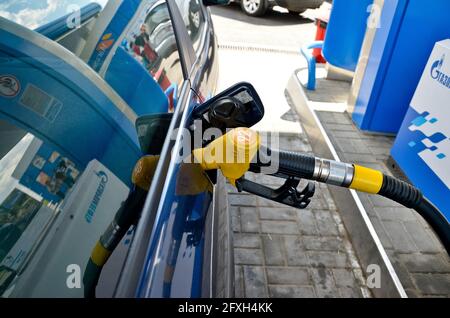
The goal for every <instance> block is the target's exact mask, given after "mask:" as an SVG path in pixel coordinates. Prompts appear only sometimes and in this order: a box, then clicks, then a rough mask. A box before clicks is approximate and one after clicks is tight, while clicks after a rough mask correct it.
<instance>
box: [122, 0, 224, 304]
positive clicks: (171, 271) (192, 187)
mask: <svg viewBox="0 0 450 318" xmlns="http://www.w3.org/2000/svg"><path fill="white" fill-rule="evenodd" d="M195 3H196V4H197V5H198V6H199V7H196V9H197V10H198V9H199V10H202V11H201V12H202V16H203V17H206V16H207V15H205V14H206V13H207V12H206V11H205V8H204V7H203V5H202V4H200V2H198V1H195ZM178 4H181V2H180V3H178V2H176V1H173V0H168V1H167V5H168V9H169V13H170V16H171V20H172V24H173V28H174V31H175V37H176V40H177V46H178V51H179V54H180V59H181V63H182V66H183V74H184V76H185V82H184V83H183V85H182V88H181V92H180V94H179V100H178V104H177V108H176V110H175V112H174V114H173V119H172V121H171V124H170V127H169V129H168V136H167V138H166V141H165V143H164V146H163V150H162V152H161V156H160V161H159V164H158V167H157V170H156V173H155V177H154V178H153V183H152V186H151V189H150V191H149V194H148V197H147V200H146V204H145V207H144V209H143V212H142V216H141V219H140V221H139V224H138V226H137V229H136V233H135V237H134V240H133V243H132V245H131V248H130V252H129V255H128V259H127V261H126V264H125V267H124V269H123V271H122V277H121V280H120V283H119V285H118V288H117V293H116V296H117V297H134V296H137V297H201V296H210V295H211V293H210V283H211V282H210V279H209V277H210V271H209V265H208V264H209V263H210V255H211V253H210V252H206V249H207V248H209V243H208V242H209V241H208V237H207V236H208V235H205V229H206V228H208V226H206V225H205V224H207V223H208V222H211V221H210V218H211V216H212V204H211V203H212V201H213V189H214V186H213V184H212V182H211V180H209V179H208V178H207V177H205V175H204V174H203V173H202V172H201V171H200V170H198V169H192V165H189V164H185V163H184V162H183V159H184V158H185V157H186V156H188V155H189V153H188V152H186V151H185V149H186V148H184V146H185V145H186V142H187V141H188V140H191V136H189V133H188V130H187V128H188V127H189V126H190V119H191V113H192V110H193V109H194V108H195V106H197V105H198V104H199V103H201V102H202V101H203V100H204V99H205V97H203V95H206V94H208V95H212V94H213V92H212V90H213V88H214V87H215V84H214V83H213V82H212V81H213V80H215V78H214V77H210V75H208V70H210V69H212V68H213V67H217V65H216V64H215V59H214V58H215V56H213V55H212V54H214V53H215V48H214V49H213V50H211V49H210V46H211V45H213V44H214V43H215V42H213V41H212V40H211V38H212V37H213V32H211V31H208V29H209V28H210V27H211V26H210V25H209V24H208V23H210V20H209V19H206V18H204V19H203V22H204V23H203V24H202V27H201V30H200V28H199V27H198V24H197V25H196V26H197V28H196V29H195V27H194V29H189V28H188V27H187V26H188V25H187V23H189V21H190V20H191V19H190V18H189V15H188V16H186V14H185V16H184V17H183V13H185V12H182V11H183V7H182V6H179V5H178ZM189 7H190V8H195V7H191V6H189ZM180 9H181V10H180ZM188 10H189V9H188ZM202 50H206V51H207V52H209V55H208V54H207V56H209V57H210V58H207V59H205V58H203V52H202ZM202 82H203V83H202ZM208 89H209V91H208ZM183 150H184V152H183Z"/></svg>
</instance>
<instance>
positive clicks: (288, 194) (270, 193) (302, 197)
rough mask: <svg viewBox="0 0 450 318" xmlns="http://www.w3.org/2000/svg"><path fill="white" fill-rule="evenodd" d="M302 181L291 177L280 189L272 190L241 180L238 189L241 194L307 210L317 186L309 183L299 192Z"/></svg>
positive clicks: (237, 185)
mask: <svg viewBox="0 0 450 318" xmlns="http://www.w3.org/2000/svg"><path fill="white" fill-rule="evenodd" d="M300 181H301V179H299V178H295V177H289V178H288V179H287V180H286V182H285V183H284V184H283V185H282V186H281V187H280V188H278V189H272V188H269V187H266V186H263V185H261V184H258V183H255V182H252V181H249V180H247V179H245V178H240V179H239V180H237V181H236V187H237V189H238V191H239V192H243V191H245V192H248V193H251V194H254V195H257V196H259V197H262V198H265V199H268V200H271V201H275V202H278V203H282V204H286V205H289V206H292V207H294V208H297V209H306V208H307V207H308V205H309V204H310V203H311V198H312V197H313V196H314V194H315V192H316V185H315V184H314V182H308V184H307V186H306V187H305V188H304V189H303V190H302V191H298V190H297V187H298V185H299V184H300Z"/></svg>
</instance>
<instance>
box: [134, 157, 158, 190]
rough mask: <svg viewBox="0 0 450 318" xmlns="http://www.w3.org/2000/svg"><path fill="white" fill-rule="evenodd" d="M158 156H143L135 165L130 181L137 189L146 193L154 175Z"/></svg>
mask: <svg viewBox="0 0 450 318" xmlns="http://www.w3.org/2000/svg"><path fill="white" fill-rule="evenodd" d="M158 161H159V156H145V157H142V158H141V159H139V161H138V162H137V163H136V165H135V167H134V170H133V175H132V177H131V181H132V182H133V184H134V185H136V186H137V187H139V188H141V189H143V190H145V191H148V190H149V189H150V185H151V183H152V179H153V176H154V175H155V171H156V167H157V165H158Z"/></svg>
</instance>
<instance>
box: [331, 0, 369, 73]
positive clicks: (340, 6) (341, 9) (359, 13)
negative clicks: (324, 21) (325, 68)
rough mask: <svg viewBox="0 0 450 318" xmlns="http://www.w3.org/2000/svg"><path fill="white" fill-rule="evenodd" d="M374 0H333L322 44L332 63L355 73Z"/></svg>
mask: <svg viewBox="0 0 450 318" xmlns="http://www.w3.org/2000/svg"><path fill="white" fill-rule="evenodd" d="M372 2H373V0H334V1H333V8H332V10H331V16H330V21H329V23H328V27H327V34H326V36H325V41H324V45H323V56H324V57H325V59H326V60H327V62H328V63H330V64H331V65H333V66H336V67H340V68H343V69H346V70H349V71H352V72H354V71H355V69H356V65H357V64H358V59H359V54H360V52H361V46H362V43H363V40H364V35H365V34H366V27H367V19H368V17H369V13H370V10H368V8H369V6H370V5H371V4H372Z"/></svg>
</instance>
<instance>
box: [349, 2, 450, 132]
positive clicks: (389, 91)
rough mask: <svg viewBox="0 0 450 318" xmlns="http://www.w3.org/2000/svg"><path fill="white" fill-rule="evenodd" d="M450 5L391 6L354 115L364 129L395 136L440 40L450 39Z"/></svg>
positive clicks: (385, 11)
mask: <svg viewBox="0 0 450 318" xmlns="http://www.w3.org/2000/svg"><path fill="white" fill-rule="evenodd" d="M449 12H450V1H448V0H433V1H422V0H397V1H394V0H392V1H385V5H384V8H383V13H382V17H381V28H380V29H378V30H377V34H376V37H375V40H374V43H373V46H372V51H371V53H370V57H369V61H368V66H367V69H366V72H365V75H364V79H363V81H362V85H361V89H360V92H359V95H358V98H357V102H356V107H355V110H354V113H353V120H354V121H355V123H356V124H357V125H358V126H359V127H360V128H361V129H363V130H370V131H374V132H381V133H390V134H395V133H397V132H398V130H399V128H400V125H401V123H402V121H403V118H404V116H405V113H406V110H407V108H408V105H409V103H410V101H411V99H412V96H413V94H414V91H415V89H416V87H417V84H418V82H419V79H420V76H421V74H422V72H423V69H424V67H425V65H426V62H427V59H428V56H429V55H430V53H431V50H432V48H433V46H434V44H435V43H436V42H437V41H440V40H443V39H446V38H449V37H450V19H449V18H448V14H449Z"/></svg>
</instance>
